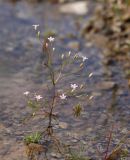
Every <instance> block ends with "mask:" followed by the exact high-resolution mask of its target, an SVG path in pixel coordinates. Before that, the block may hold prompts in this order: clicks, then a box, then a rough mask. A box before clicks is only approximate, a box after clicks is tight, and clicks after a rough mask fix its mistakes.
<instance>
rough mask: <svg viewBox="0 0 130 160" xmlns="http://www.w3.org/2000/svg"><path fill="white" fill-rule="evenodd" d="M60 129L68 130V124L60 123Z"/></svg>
mask: <svg viewBox="0 0 130 160" xmlns="http://www.w3.org/2000/svg"><path fill="white" fill-rule="evenodd" d="M59 127H60V128H62V129H66V128H68V124H67V123H66V122H59Z"/></svg>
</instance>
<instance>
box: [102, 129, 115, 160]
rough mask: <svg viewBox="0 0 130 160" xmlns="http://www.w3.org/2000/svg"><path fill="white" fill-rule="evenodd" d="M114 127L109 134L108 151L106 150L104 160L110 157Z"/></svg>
mask: <svg viewBox="0 0 130 160" xmlns="http://www.w3.org/2000/svg"><path fill="white" fill-rule="evenodd" d="M113 127H114V126H112V129H111V131H110V132H109V138H108V144H107V149H106V152H105V157H104V160H107V156H108V152H109V147H110V143H111V140H112V132H113Z"/></svg>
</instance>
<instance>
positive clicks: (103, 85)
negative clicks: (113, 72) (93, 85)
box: [97, 81, 117, 90]
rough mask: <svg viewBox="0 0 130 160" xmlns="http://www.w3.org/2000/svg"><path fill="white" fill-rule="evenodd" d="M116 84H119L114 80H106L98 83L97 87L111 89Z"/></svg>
mask: <svg viewBox="0 0 130 160" xmlns="http://www.w3.org/2000/svg"><path fill="white" fill-rule="evenodd" d="M116 86H117V84H116V83H115V82H112V81H104V82H101V83H98V84H97V87H98V88H99V89H100V90H109V89H113V88H114V87H116Z"/></svg>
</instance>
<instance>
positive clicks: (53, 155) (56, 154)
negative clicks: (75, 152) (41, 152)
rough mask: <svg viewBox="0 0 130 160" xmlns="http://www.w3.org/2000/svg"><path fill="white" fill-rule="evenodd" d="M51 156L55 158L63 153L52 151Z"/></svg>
mask: <svg viewBox="0 0 130 160" xmlns="http://www.w3.org/2000/svg"><path fill="white" fill-rule="evenodd" d="M51 156H52V157H53V158H61V155H60V154H59V153H53V152H52V153H51Z"/></svg>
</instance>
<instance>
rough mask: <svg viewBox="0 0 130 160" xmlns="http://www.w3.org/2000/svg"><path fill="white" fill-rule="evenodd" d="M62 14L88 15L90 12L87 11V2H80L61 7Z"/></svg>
mask: <svg viewBox="0 0 130 160" xmlns="http://www.w3.org/2000/svg"><path fill="white" fill-rule="evenodd" d="M60 12H61V13H67V14H75V15H80V16H81V15H86V14H87V12H88V9H87V2H85V1H80V2H71V3H67V4H63V5H61V6H60Z"/></svg>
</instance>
